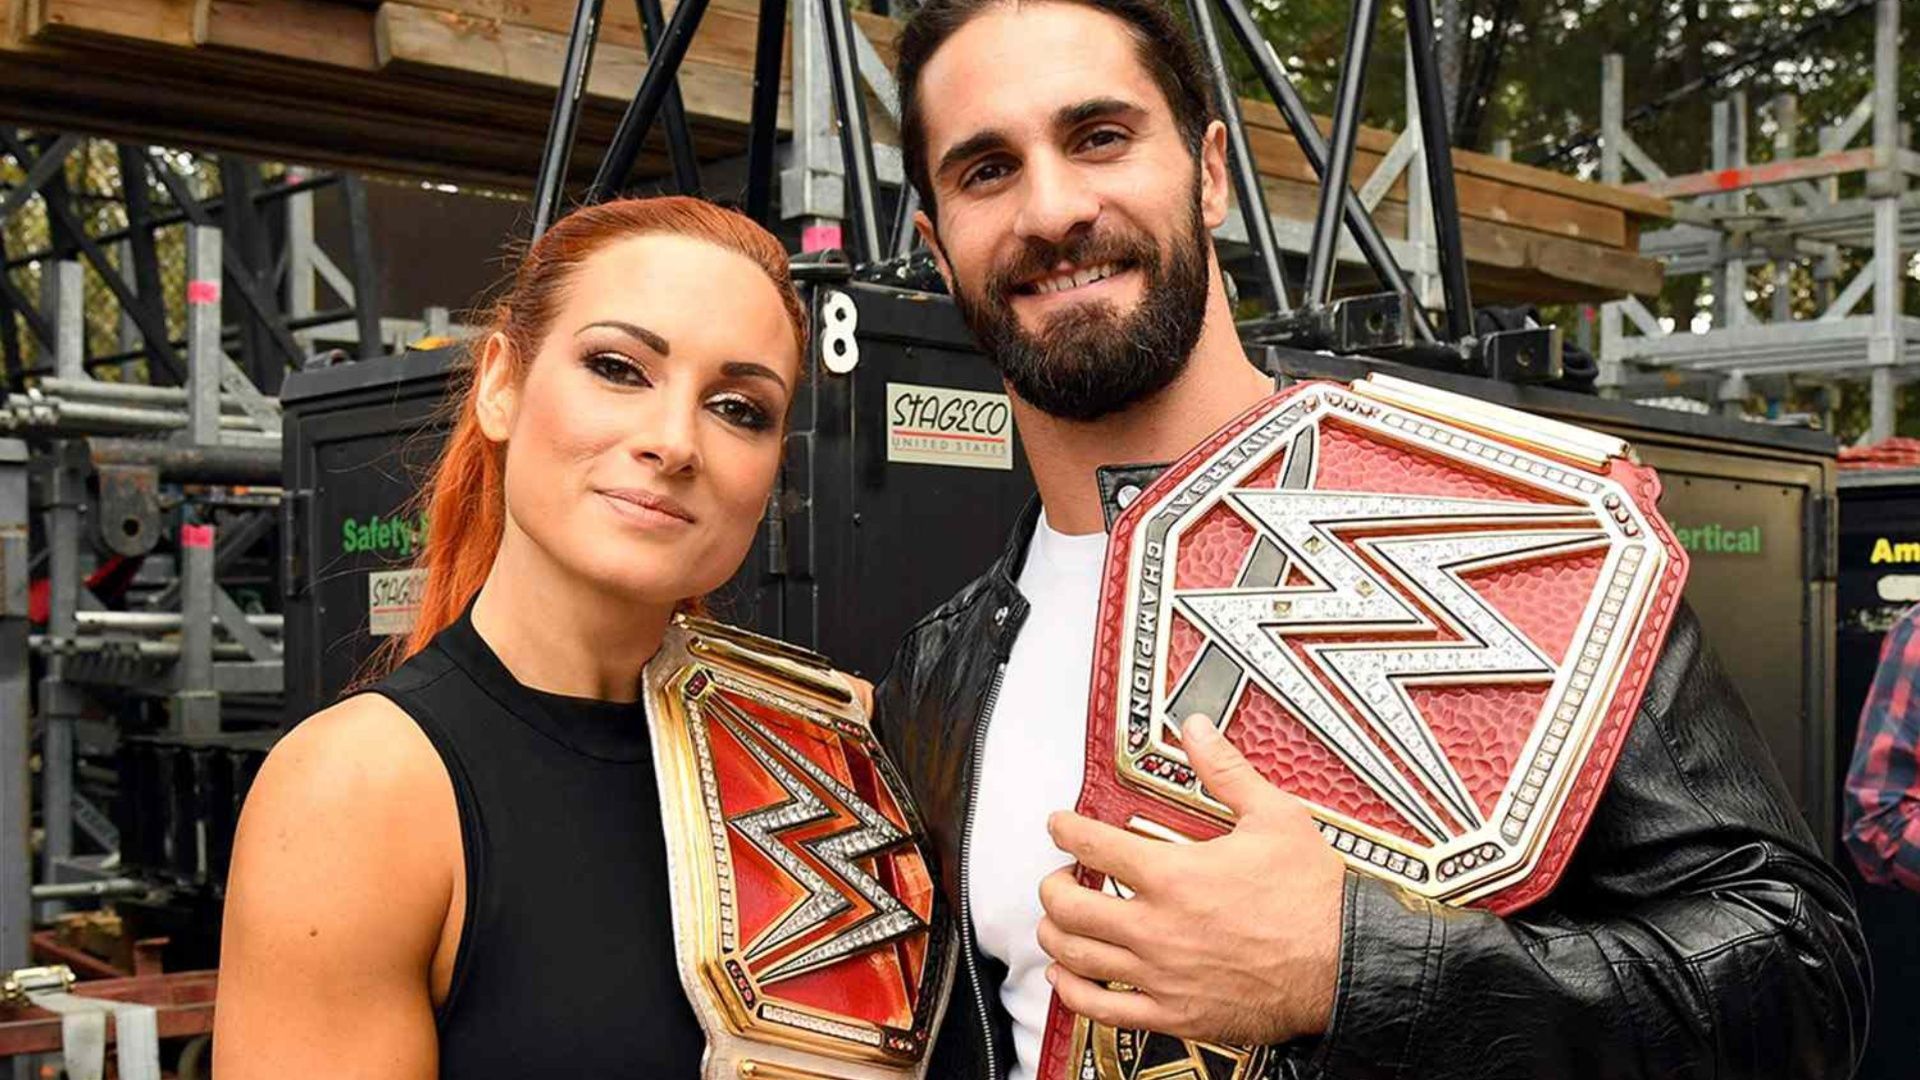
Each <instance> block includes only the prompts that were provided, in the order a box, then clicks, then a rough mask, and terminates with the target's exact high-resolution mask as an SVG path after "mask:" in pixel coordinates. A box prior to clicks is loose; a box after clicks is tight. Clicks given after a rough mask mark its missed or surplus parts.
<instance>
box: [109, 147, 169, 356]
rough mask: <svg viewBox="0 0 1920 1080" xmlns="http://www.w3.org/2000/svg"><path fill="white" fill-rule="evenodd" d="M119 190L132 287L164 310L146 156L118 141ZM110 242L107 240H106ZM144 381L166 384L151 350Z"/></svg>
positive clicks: (141, 150) (139, 150)
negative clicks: (124, 204) (122, 197)
mask: <svg viewBox="0 0 1920 1080" xmlns="http://www.w3.org/2000/svg"><path fill="white" fill-rule="evenodd" d="M114 150H115V152H116V154H117V155H118V157H119V160H120V189H121V191H122V192H124V193H125V196H126V200H127V228H126V237H125V239H126V243H127V250H128V251H129V252H130V253H132V255H133V290H134V292H136V293H139V294H140V299H141V300H142V301H143V302H145V303H146V304H148V305H149V306H151V307H152V308H153V309H154V310H155V311H161V310H164V307H165V296H166V293H165V292H164V290H163V289H162V287H161V284H160V252H159V250H158V249H157V248H156V247H155V246H154V242H153V231H154V228H155V227H156V226H155V225H154V220H153V199H152V195H151V192H149V191H148V190H147V157H146V152H145V150H143V149H142V148H141V147H139V146H136V145H133V144H131V143H119V144H117V145H116V146H115V147H114ZM109 242H110V241H109ZM146 357H147V381H148V382H150V383H153V384H155V385H166V382H167V378H166V376H167V372H166V369H165V367H163V366H162V365H161V363H160V361H159V360H158V358H157V357H156V356H155V354H154V352H153V350H152V349H148V350H147V352H146Z"/></svg>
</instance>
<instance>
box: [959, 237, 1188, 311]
mask: <svg viewBox="0 0 1920 1080" xmlns="http://www.w3.org/2000/svg"><path fill="white" fill-rule="evenodd" d="M1063 262H1064V263H1071V264H1073V265H1074V266H1083V267H1084V266H1097V265H1099V264H1101V263H1130V264H1132V265H1135V266H1138V267H1141V268H1143V269H1145V270H1146V271H1148V272H1149V273H1152V272H1153V271H1155V270H1157V269H1158V268H1159V266H1160V249H1159V248H1158V247H1156V246H1154V244H1153V242H1152V241H1151V240H1149V239H1148V238H1146V237H1144V236H1130V235H1115V234H1113V233H1105V234H1100V235H1094V236H1080V237H1075V238H1073V239H1071V240H1068V241H1065V242H1063V243H1053V242H1050V241H1044V240H1029V241H1027V243H1026V244H1025V245H1024V246H1023V247H1022V248H1021V250H1020V252H1019V253H1018V254H1016V255H1014V256H1012V257H1011V258H1009V259H1008V260H1007V262H1005V263H1003V264H1002V265H1000V266H998V267H996V268H995V269H994V271H993V273H992V275H991V276H990V277H989V278H988V279H987V287H988V289H989V290H990V292H991V293H992V295H996V296H1006V295H1009V294H1011V293H1014V292H1017V291H1019V289H1020V287H1021V286H1022V285H1023V284H1025V283H1027V282H1029V281H1032V280H1033V279H1035V278H1038V277H1045V276H1046V275H1048V274H1051V273H1053V270H1054V267H1056V266H1058V265H1060V264H1061V263H1063Z"/></svg>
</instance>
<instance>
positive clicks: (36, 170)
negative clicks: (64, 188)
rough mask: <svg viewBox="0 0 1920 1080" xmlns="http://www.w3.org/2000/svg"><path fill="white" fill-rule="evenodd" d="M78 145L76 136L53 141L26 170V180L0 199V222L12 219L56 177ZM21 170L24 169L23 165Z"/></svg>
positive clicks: (78, 137)
mask: <svg viewBox="0 0 1920 1080" xmlns="http://www.w3.org/2000/svg"><path fill="white" fill-rule="evenodd" d="M79 145H80V136H78V135H62V136H60V137H59V138H58V139H55V140H54V142H53V145H52V146H51V147H49V148H48V149H47V151H46V152H45V153H43V154H41V155H40V160H38V161H36V162H34V163H33V168H31V169H27V170H26V173H27V177H26V179H25V180H23V181H21V183H20V184H19V186H17V187H15V188H13V189H12V190H10V191H8V192H7V194H6V197H4V198H0V221H5V220H7V219H8V218H10V217H12V216H13V215H14V212H15V211H17V210H19V209H20V208H21V207H23V206H25V205H27V200H29V199H31V198H33V197H34V196H35V195H38V194H39V193H40V190H41V189H42V188H44V187H46V186H47V183H48V182H49V181H51V180H52V179H53V178H54V177H55V176H58V175H59V174H60V172H61V170H62V169H63V168H64V167H65V166H66V164H67V158H69V157H71V156H72V155H73V151H74V148H75V147H78V146H79ZM22 168H25V165H24V163H23V164H22Z"/></svg>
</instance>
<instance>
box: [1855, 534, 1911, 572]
mask: <svg viewBox="0 0 1920 1080" xmlns="http://www.w3.org/2000/svg"><path fill="white" fill-rule="evenodd" d="M1867 561H1868V562H1870V563H1872V564H1874V565H1875V566H1878V565H1880V564H1881V563H1920V543H1910V542H1902V543H1898V544H1896V543H1894V542H1893V541H1891V540H1889V539H1887V538H1886V537H1884V536H1882V537H1880V538H1879V539H1878V540H1875V541H1874V542H1873V555H1872V556H1871V557H1869V558H1868V559H1867Z"/></svg>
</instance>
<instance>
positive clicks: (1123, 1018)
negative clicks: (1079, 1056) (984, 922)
mask: <svg viewBox="0 0 1920 1080" xmlns="http://www.w3.org/2000/svg"><path fill="white" fill-rule="evenodd" d="M1183 740H1184V742H1185V745H1186V749H1187V754H1188V756H1189V758H1190V759H1191V760H1192V762H1193V766H1194V768H1195V770H1197V771H1198V773H1199V776H1200V781H1201V783H1203V784H1205V785H1206V787H1207V790H1208V791H1210V792H1212V793H1213V795H1214V796H1215V797H1216V798H1218V799H1219V800H1220V801H1221V802H1223V803H1225V804H1226V805H1227V806H1228V807H1229V808H1231V809H1232V810H1233V812H1234V813H1235V815H1237V817H1238V819H1239V820H1238V823H1237V824H1236V825H1235V827H1234V829H1233V831H1232V832H1230V833H1227V834H1226V835H1224V836H1221V837H1218V838H1216V839H1213V840H1208V841H1205V842H1202V843H1196V844H1169V843H1166V842H1164V841H1158V840H1148V839H1145V838H1142V837H1139V836H1136V835H1134V834H1133V833H1130V832H1127V831H1125V830H1123V829H1117V828H1114V827H1113V826H1111V825H1107V824H1104V823H1102V822H1098V821H1094V820H1092V819H1090V818H1084V817H1081V816H1080V815H1079V814H1075V813H1072V812H1067V811H1062V812H1060V813H1056V814H1054V815H1053V816H1052V817H1051V818H1050V819H1048V830H1049V831H1050V832H1051V833H1052V836H1053V842H1054V844H1055V845H1057V846H1058V847H1059V848H1060V850H1062V851H1064V852H1066V853H1067V854H1069V855H1071V856H1073V857H1074V858H1075V859H1077V860H1078V861H1079V862H1080V864H1081V865H1083V866H1086V867H1087V868H1089V869H1092V870H1096V871H1098V872H1100V873H1103V874H1106V875H1108V876H1110V877H1112V878H1114V879H1116V880H1118V881H1120V882H1121V883H1123V884H1124V885H1126V886H1127V887H1128V888H1130V889H1132V890H1133V892H1134V896H1133V899H1131V900H1120V899H1116V898H1115V897H1112V896H1108V895H1106V894H1103V893H1099V892H1096V891H1094V890H1091V889H1088V888H1085V887H1083V886H1082V885H1080V883H1079V882H1077V881H1076V880H1074V876H1073V869H1072V868H1071V867H1068V868H1064V869H1062V870H1059V871H1057V872H1055V873H1053V874H1050V875H1048V877H1047V879H1046V880H1045V881H1043V882H1042V883H1041V885H1040V903H1041V905H1042V906H1043V907H1044V908H1045V909H1046V916H1045V917H1044V918H1042V919H1041V920H1040V947H1041V948H1042V949H1045V950H1046V952H1047V955H1049V956H1051V957H1053V959H1054V961H1055V963H1054V964H1053V966H1052V967H1050V968H1049V969H1048V970H1047V978H1048V981H1050V982H1052V983H1053V988H1054V992H1055V993H1057V994H1058V995H1059V996H1060V1001H1061V1003H1062V1004H1064V1005H1066V1006H1067V1008H1069V1009H1072V1010H1073V1011H1074V1012H1076V1013H1079V1014H1080V1015H1081V1016H1084V1017H1086V1018H1088V1019H1090V1020H1094V1021H1096V1022H1099V1023H1103V1024H1108V1025H1111V1026H1114V1027H1122V1028H1143V1029H1146V1030H1149V1031H1157V1032H1161V1033H1163V1034H1166V1035H1173V1036H1176V1037H1180V1038H1188V1039H1200V1040H1205V1041H1208V1042H1218V1043H1227V1044H1238V1045H1250V1044H1261V1043H1279V1042H1285V1041H1287V1040H1289V1039H1293V1038H1297V1037H1300V1036H1303V1035H1316V1034H1320V1033H1322V1032H1324V1031H1325V1030H1326V1027H1327V1023H1328V1020H1329V1019H1330V1017H1331V1015H1332V1012H1333V998H1334V988H1335V983H1336V980H1337V978H1338V974H1339V953H1340V904H1341V891H1342V888H1343V886H1344V881H1345V875H1346V867H1345V865H1344V864H1343V863H1342V862H1341V861H1340V857H1339V856H1338V855H1336V854H1335V853H1334V852H1333V850H1332V848H1330V847H1328V846H1327V842H1326V841H1325V840H1324V839H1322V838H1321V836H1320V834H1319V832H1318V830H1316V829H1315V828H1314V824H1313V819H1312V818H1310V817H1309V816H1308V815H1307V812H1306V810H1305V809H1304V808H1303V807H1302V806H1301V805H1300V803H1299V801H1298V800H1297V799H1295V798H1294V797H1293V796H1291V795H1288V794H1287V793H1286V792H1284V791H1281V790H1280V789H1279V788H1277V787H1274V786H1273V785H1272V784H1271V783H1268V782H1267V780H1266V778H1265V777H1263V776H1261V775H1260V774H1259V773H1257V772H1255V771H1254V769H1253V766H1251V765H1249V764H1247V760H1246V759H1245V758H1244V757H1242V756H1240V752H1239V751H1238V750H1237V749H1235V748H1234V746H1233V745H1232V744H1231V743H1229V742H1227V740H1226V739H1225V738H1224V737H1222V736H1221V734H1220V733H1219V731H1218V730H1216V729H1215V728H1214V726H1213V723H1212V722H1211V721H1210V720H1208V719H1207V718H1206V717H1204V716H1194V717H1189V718H1188V720H1187V723H1186V726H1185V728H1184V729H1183ZM1109 982H1119V983H1125V984H1127V985H1129V986H1133V987H1135V988H1137V990H1138V992H1137V993H1129V992H1126V991H1123V990H1110V989H1108V988H1107V985H1106V984H1107V983H1109Z"/></svg>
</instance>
